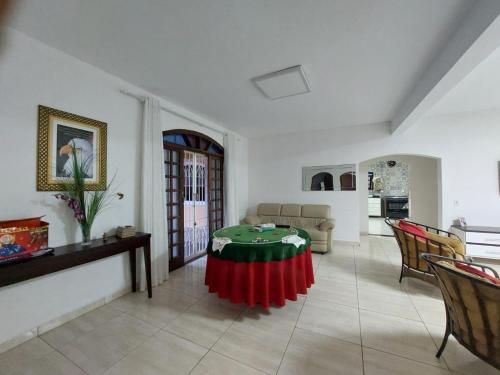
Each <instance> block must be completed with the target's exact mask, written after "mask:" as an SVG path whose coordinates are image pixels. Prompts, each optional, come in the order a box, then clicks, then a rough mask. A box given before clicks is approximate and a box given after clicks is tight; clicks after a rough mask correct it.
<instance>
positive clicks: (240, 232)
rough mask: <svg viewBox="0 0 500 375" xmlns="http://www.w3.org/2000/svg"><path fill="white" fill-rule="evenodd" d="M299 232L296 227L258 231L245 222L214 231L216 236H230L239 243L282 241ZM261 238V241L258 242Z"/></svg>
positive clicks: (256, 243) (234, 241)
mask: <svg viewBox="0 0 500 375" xmlns="http://www.w3.org/2000/svg"><path fill="white" fill-rule="evenodd" d="M293 234H298V231H297V229H295V228H275V229H273V230H271V231H265V232H258V231H257V230H255V229H254V227H253V225H249V224H243V225H236V226H234V227H228V228H222V229H219V230H217V231H215V232H214V234H213V236H214V237H228V238H230V239H231V241H233V243H238V244H255V245H258V244H265V243H274V242H281V239H282V238H283V237H286V236H290V235H293ZM258 238H260V239H261V241H259V242H256V240H257V239H258Z"/></svg>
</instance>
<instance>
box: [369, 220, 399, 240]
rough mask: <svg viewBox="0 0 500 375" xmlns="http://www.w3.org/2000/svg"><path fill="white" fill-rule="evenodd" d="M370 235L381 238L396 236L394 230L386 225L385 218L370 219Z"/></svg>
mask: <svg viewBox="0 0 500 375" xmlns="http://www.w3.org/2000/svg"><path fill="white" fill-rule="evenodd" d="M368 233H369V234H374V235H381V236H394V233H393V232H392V229H391V228H390V227H389V226H388V225H387V224H386V223H385V218H383V217H369V218H368Z"/></svg>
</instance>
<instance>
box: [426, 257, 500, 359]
mask: <svg viewBox="0 0 500 375" xmlns="http://www.w3.org/2000/svg"><path fill="white" fill-rule="evenodd" d="M422 260H424V261H425V262H426V263H427V264H428V265H429V268H431V269H432V272H434V274H435V275H436V276H437V279H438V282H439V287H440V288H441V292H442V294H443V299H444V302H445V305H446V313H447V332H446V333H445V339H444V340H443V344H442V346H441V348H440V351H439V352H438V356H439V355H440V354H441V352H442V351H443V349H444V347H445V345H446V339H447V337H448V335H449V334H450V333H451V334H452V335H453V336H454V337H455V338H456V339H457V340H458V342H460V343H461V344H462V345H463V346H465V347H466V348H467V349H468V350H470V351H471V352H472V353H474V354H475V355H477V356H478V357H479V358H482V359H483V360H485V361H486V362H488V363H489V364H491V365H492V366H494V367H496V368H497V369H500V285H497V284H494V283H491V282H489V281H486V280H484V279H483V278H481V277H479V276H476V275H473V274H470V273H467V272H464V271H462V270H460V269H458V268H456V267H455V264H456V263H463V264H467V265H470V266H474V267H478V268H480V269H482V270H483V271H484V272H488V271H489V273H491V274H492V275H494V276H495V277H497V278H498V274H497V272H496V271H495V270H493V269H492V268H490V267H486V266H484V265H480V264H477V263H471V262H465V261H461V260H457V259H451V258H446V257H440V256H436V255H432V254H424V255H423V256H422Z"/></svg>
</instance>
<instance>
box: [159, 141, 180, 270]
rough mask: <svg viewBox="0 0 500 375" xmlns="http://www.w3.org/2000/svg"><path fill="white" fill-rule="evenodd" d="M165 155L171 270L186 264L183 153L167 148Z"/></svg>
mask: <svg viewBox="0 0 500 375" xmlns="http://www.w3.org/2000/svg"><path fill="white" fill-rule="evenodd" d="M164 155H165V179H166V183H165V186H166V189H167V190H166V194H167V223H168V225H167V228H168V249H169V256H170V258H169V259H170V263H169V264H170V266H169V268H170V270H174V269H176V268H179V267H181V266H182V265H183V264H184V235H183V233H184V230H183V223H184V221H183V218H182V214H183V209H182V205H181V203H182V202H183V193H184V191H183V184H182V182H183V168H181V165H183V161H182V159H183V154H182V151H180V150H176V149H172V148H167V149H164Z"/></svg>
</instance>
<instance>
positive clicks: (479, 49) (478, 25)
mask: <svg viewBox="0 0 500 375" xmlns="http://www.w3.org/2000/svg"><path fill="white" fill-rule="evenodd" d="M499 41H500V1H499V0H480V1H478V2H477V3H475V4H474V5H473V6H472V7H471V9H470V11H469V12H468V13H467V15H466V16H465V18H464V19H463V20H462V22H461V24H460V26H459V27H458V29H457V30H456V32H455V34H454V35H453V36H452V37H451V39H450V40H449V41H448V43H447V44H446V45H445V46H444V48H443V49H442V50H441V52H440V53H439V54H438V55H437V57H436V58H435V59H434V60H433V62H432V63H431V64H430V66H429V68H428V69H427V70H426V71H425V73H424V74H423V75H422V77H420V79H419V80H418V82H417V84H416V85H415V87H414V88H413V90H412V91H411V93H410V94H409V96H408V97H406V99H405V100H404V102H403V103H402V105H401V106H400V107H399V109H398V111H397V112H396V115H395V117H394V119H393V120H392V122H391V132H392V133H393V134H395V133H401V132H403V131H405V130H406V129H408V128H409V127H410V126H412V125H413V124H415V122H416V121H417V120H418V119H420V118H421V117H422V116H423V115H424V114H425V113H426V112H427V111H428V110H429V109H430V108H431V107H432V106H434V104H436V103H437V102H438V101H439V100H440V99H441V98H442V97H443V96H444V95H446V93H448V92H449V91H450V90H451V89H452V88H453V87H454V86H455V85H456V84H457V83H458V82H460V81H461V80H462V79H463V78H464V77H465V76H466V75H467V74H469V73H470V72H471V71H472V70H473V69H474V68H475V67H476V66H477V65H478V64H479V63H481V62H482V61H483V60H484V59H485V58H486V57H488V56H489V55H490V54H491V53H492V52H493V51H494V50H495V49H496V48H497V47H498V46H499Z"/></svg>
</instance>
